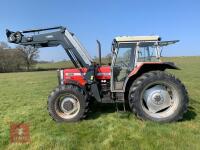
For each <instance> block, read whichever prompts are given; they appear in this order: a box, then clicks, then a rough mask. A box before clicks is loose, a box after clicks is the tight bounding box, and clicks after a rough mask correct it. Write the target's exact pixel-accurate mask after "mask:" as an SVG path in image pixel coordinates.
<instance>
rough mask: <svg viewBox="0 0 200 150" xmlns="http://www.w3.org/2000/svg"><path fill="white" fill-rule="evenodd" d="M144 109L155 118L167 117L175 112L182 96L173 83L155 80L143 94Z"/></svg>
mask: <svg viewBox="0 0 200 150" xmlns="http://www.w3.org/2000/svg"><path fill="white" fill-rule="evenodd" d="M140 100H141V103H142V109H143V110H144V111H145V112H146V113H147V114H148V115H149V116H151V117H153V118H166V117H169V116H171V115H173V114H174V112H175V110H176V109H177V107H178V105H179V102H180V96H179V94H178V90H177V88H176V86H175V85H174V84H173V83H167V82H164V81H159V82H154V83H151V84H149V85H147V86H145V88H144V89H143V91H142V94H141V99H140Z"/></svg>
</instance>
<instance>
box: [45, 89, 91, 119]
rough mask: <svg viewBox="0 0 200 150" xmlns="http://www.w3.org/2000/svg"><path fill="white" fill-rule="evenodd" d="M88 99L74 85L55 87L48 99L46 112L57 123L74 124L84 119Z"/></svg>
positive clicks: (82, 91)
mask: <svg viewBox="0 0 200 150" xmlns="http://www.w3.org/2000/svg"><path fill="white" fill-rule="evenodd" d="M88 103H89V101H88V98H87V95H86V93H85V92H84V90H82V89H81V88H80V87H78V86H74V85H61V86H59V87H57V88H56V89H55V90H54V91H53V92H52V93H51V94H50V96H49V98H48V111H49V114H50V116H51V117H52V118H53V119H54V120H55V121H57V122H74V121H78V120H81V119H83V118H85V117H86V115H87V112H88Z"/></svg>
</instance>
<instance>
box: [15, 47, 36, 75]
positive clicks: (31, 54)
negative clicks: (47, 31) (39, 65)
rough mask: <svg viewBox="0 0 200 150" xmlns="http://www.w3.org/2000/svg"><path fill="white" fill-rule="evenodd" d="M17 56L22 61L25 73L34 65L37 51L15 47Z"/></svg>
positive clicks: (30, 48)
mask: <svg viewBox="0 0 200 150" xmlns="http://www.w3.org/2000/svg"><path fill="white" fill-rule="evenodd" d="M17 49H18V53H19V56H20V57H21V58H22V59H23V62H24V65H25V66H26V69H27V71H29V70H30V68H31V66H32V65H34V64H35V63H36V62H37V61H36V59H37V58H38V57H39V50H38V49H36V48H34V47H31V46H17Z"/></svg>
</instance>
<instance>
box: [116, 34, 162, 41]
mask: <svg viewBox="0 0 200 150" xmlns="http://www.w3.org/2000/svg"><path fill="white" fill-rule="evenodd" d="M114 40H115V41H117V42H138V41H160V40H161V37H160V36H157V35H156V36H117V37H115V39H114Z"/></svg>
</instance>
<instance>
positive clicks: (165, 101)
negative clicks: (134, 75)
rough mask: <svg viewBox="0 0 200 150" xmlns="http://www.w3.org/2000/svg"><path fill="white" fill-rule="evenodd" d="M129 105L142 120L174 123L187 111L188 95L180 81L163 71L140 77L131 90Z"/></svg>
mask: <svg viewBox="0 0 200 150" xmlns="http://www.w3.org/2000/svg"><path fill="white" fill-rule="evenodd" d="M129 105H130V108H131V109H132V111H133V112H134V113H135V114H136V115H137V116H138V117H139V118H141V119H145V120H146V119H148V120H152V121H157V122H172V121H177V120H180V119H182V117H183V114H184V113H185V112H186V111H187V106H188V95H187V91H186V89H185V87H184V85H183V84H182V83H181V82H180V80H179V79H177V78H175V77H174V76H172V75H171V74H167V73H165V72H163V71H151V72H148V73H145V74H143V75H142V76H141V77H139V78H138V79H137V80H136V81H135V82H134V83H133V84H132V86H131V88H130V90H129Z"/></svg>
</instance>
